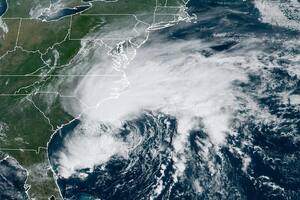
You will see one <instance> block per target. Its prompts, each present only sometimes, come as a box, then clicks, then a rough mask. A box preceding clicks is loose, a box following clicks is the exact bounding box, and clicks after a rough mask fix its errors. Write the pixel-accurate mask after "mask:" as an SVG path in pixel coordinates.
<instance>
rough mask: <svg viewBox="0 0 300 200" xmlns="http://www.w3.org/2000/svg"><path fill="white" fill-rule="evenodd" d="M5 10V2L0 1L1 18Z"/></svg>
mask: <svg viewBox="0 0 300 200" xmlns="http://www.w3.org/2000/svg"><path fill="white" fill-rule="evenodd" d="M6 10H7V1H6V0H0V16H2V15H3V14H4V13H5V11H6Z"/></svg>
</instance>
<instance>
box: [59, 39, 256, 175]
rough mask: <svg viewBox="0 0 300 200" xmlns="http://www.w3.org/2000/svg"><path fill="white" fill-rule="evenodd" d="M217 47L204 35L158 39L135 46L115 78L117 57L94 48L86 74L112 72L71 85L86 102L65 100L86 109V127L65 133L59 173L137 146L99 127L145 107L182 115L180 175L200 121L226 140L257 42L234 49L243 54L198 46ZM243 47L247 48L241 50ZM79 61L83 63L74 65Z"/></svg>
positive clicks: (74, 110)
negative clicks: (189, 141) (134, 52)
mask: <svg viewBox="0 0 300 200" xmlns="http://www.w3.org/2000/svg"><path fill="white" fill-rule="evenodd" d="M212 45H215V44H212V43H211V42H203V41H200V40H192V41H182V40H177V41H167V40H165V39H163V38H160V39H159V38H157V39H156V40H152V41H151V42H149V43H148V44H147V46H145V47H143V48H140V49H138V50H137V55H136V57H135V59H134V60H133V61H132V62H130V63H129V64H128V65H126V66H124V67H123V68H122V67H121V68H118V69H119V71H115V72H118V73H119V74H118V73H117V74H118V76H109V75H110V74H111V72H112V70H111V69H112V68H113V64H112V63H113V62H108V61H107V60H106V61H105V59H103V57H101V56H99V54H97V49H93V52H94V53H92V54H90V56H91V57H89V58H83V59H88V60H90V61H92V62H86V63H85V65H89V66H87V67H88V69H90V70H89V72H88V73H87V74H89V75H93V74H96V75H99V74H105V75H108V76H103V77H99V76H86V77H84V78H83V79H81V80H80V82H79V84H77V85H76V89H74V90H73V91H74V93H75V94H76V95H77V97H78V98H79V99H80V100H81V101H82V102H84V104H85V106H83V105H82V104H74V103H72V102H70V101H69V99H68V98H65V99H64V100H63V105H65V109H66V111H67V112H69V113H71V114H73V115H74V116H77V115H78V114H82V119H81V120H82V122H83V124H85V125H84V127H85V128H84V129H82V128H79V129H78V130H76V131H75V132H76V133H74V134H71V135H70V136H69V137H68V138H66V139H65V141H64V147H63V150H62V151H60V152H59V156H58V163H59V165H60V172H59V173H60V175H62V176H64V177H69V176H71V175H72V174H73V173H74V172H75V171H76V170H78V169H82V168H91V169H92V168H93V167H94V166H97V165H100V164H103V163H105V162H107V161H108V160H109V159H110V158H111V157H112V156H113V155H121V156H123V157H126V156H127V154H128V152H129V151H130V150H129V149H130V148H131V147H132V144H128V143H126V142H124V141H121V140H119V139H118V137H116V136H115V135H114V133H113V131H112V130H111V131H108V132H107V133H106V132H103V131H101V130H99V129H97V128H95V127H97V126H98V125H99V124H109V125H111V126H112V127H115V128H118V127H120V125H121V124H122V123H123V122H124V121H126V120H130V119H132V118H134V117H136V116H138V115H139V114H140V113H141V112H144V111H146V110H151V111H157V112H163V113H165V114H169V115H172V116H174V117H176V119H177V121H178V133H179V134H178V136H177V137H176V138H175V139H174V141H173V146H174V152H175V155H176V156H174V157H173V160H174V162H175V167H176V168H177V169H178V171H177V175H180V174H181V173H182V172H183V171H184V169H185V157H184V149H185V147H186V142H187V138H188V134H189V131H190V130H192V129H193V128H195V127H196V126H198V125H199V123H201V124H202V125H203V127H204V129H205V131H206V132H207V133H208V135H209V138H210V140H211V141H212V142H213V144H214V145H216V146H218V145H223V144H224V141H225V138H226V136H227V135H228V134H229V133H230V132H231V128H230V123H231V119H232V118H234V112H235V111H237V110H238V109H240V104H239V102H238V101H237V99H236V97H237V96H238V95H239V92H238V91H237V90H235V88H234V86H233V82H234V81H237V80H239V81H247V74H248V71H247V70H248V68H249V66H251V67H252V68H255V66H258V64H257V63H256V61H257V60H255V56H256V55H257V52H256V53H255V52H254V51H252V49H254V48H253V46H255V41H253V40H251V41H247V42H246V43H241V44H239V45H237V46H236V47H234V48H237V49H238V51H236V52H238V53H234V52H235V51H232V52H221V53H218V52H214V53H213V55H212V56H210V57H207V56H204V55H203V53H201V52H202V51H203V50H210V48H209V46H212ZM244 47H248V49H247V48H245V49H244V50H241V49H242V48H244ZM101 50H103V48H101V47H99V51H101ZM255 51H257V49H256V50H255ZM124 54H126V53H124ZM106 56H108V55H106ZM123 56H124V55H123ZM108 57H109V56H108ZM111 59H113V58H111ZM120 63H121V64H122V62H120ZM120 63H119V64H120ZM82 66H83V65H82V63H81V64H78V66H74V68H73V70H74V69H76V68H79V67H82ZM113 71H114V70H113ZM112 74H113V75H115V73H112ZM120 74H122V76H119V75H120ZM87 106H88V109H87ZM83 152H84V153H83Z"/></svg>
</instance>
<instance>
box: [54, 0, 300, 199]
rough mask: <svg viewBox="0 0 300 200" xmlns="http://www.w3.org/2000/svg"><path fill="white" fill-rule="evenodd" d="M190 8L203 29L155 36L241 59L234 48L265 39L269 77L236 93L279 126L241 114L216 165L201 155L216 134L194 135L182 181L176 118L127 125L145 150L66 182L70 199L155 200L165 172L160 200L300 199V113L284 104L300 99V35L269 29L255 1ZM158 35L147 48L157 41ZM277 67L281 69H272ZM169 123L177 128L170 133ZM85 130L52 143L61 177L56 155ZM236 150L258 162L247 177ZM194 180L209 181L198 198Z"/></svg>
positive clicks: (187, 27) (125, 132)
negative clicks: (299, 70) (286, 97)
mask: <svg viewBox="0 0 300 200" xmlns="http://www.w3.org/2000/svg"><path fill="white" fill-rule="evenodd" d="M188 7H189V12H190V13H195V14H196V15H197V17H198V19H197V20H196V22H194V23H187V22H182V23H180V24H178V25H176V26H174V27H170V28H166V29H163V30H160V31H158V32H156V33H155V34H161V35H164V36H165V40H166V41H174V42H175V41H178V40H180V41H182V40H186V41H189V40H194V39H200V40H203V41H207V42H211V41H214V44H213V45H211V46H209V47H207V48H206V49H205V50H203V49H202V48H201V47H199V49H195V51H199V52H200V53H201V54H202V55H204V56H207V57H209V56H214V55H219V54H223V53H226V52H230V51H236V52H239V50H242V49H238V48H233V47H236V46H238V44H240V43H241V41H244V40H247V39H251V38H265V39H264V40H263V41H262V43H261V46H260V48H262V49H263V51H264V53H263V54H262V55H260V56H259V57H258V60H259V62H261V63H260V64H261V66H262V69H261V71H260V72H257V71H253V72H250V73H249V74H248V79H249V81H247V82H242V81H240V82H235V83H233V85H234V87H236V89H237V90H239V91H242V92H243V93H245V94H247V95H249V96H251V98H252V100H253V101H254V102H256V103H257V104H258V105H259V107H260V108H261V110H264V109H265V110H268V112H269V113H270V114H271V115H272V117H275V118H276V119H277V120H276V121H275V122H274V121H271V122H269V121H267V120H260V119H258V118H257V116H256V115H255V113H254V114H253V113H251V112H250V111H248V110H243V109H241V110H240V111H239V112H238V113H236V115H237V116H240V117H237V118H236V121H234V122H233V127H234V129H235V131H236V132H237V133H238V134H235V135H231V136H228V138H227V139H226V145H224V146H222V148H221V149H220V150H219V151H218V152H217V151H215V150H214V149H213V148H210V149H209V152H210V154H209V155H210V157H209V159H208V158H204V157H201V156H200V154H199V152H202V151H204V149H205V148H206V146H205V145H206V144H205V141H208V140H209V136H208V134H207V133H206V132H205V130H204V129H201V128H199V129H195V130H193V131H191V132H190V133H189V145H188V147H187V149H186V154H187V155H188V158H189V159H188V161H187V167H186V170H185V171H184V175H183V176H181V178H179V180H177V181H176V180H175V179H174V177H173V175H174V173H175V170H174V168H173V165H174V163H173V161H172V159H170V157H171V156H172V154H173V152H172V151H173V147H172V140H173V138H174V137H175V136H176V135H177V129H176V128H177V121H176V118H174V117H172V116H168V115H163V114H162V115H160V116H158V115H155V114H153V113H152V114H151V112H150V114H147V115H141V116H140V118H138V119H136V120H132V121H128V122H126V123H124V127H122V128H121V129H120V133H119V135H120V137H122V138H124V140H126V138H127V137H129V136H130V134H131V131H132V130H133V129H134V130H138V131H137V132H138V133H140V134H141V137H142V138H143V140H142V142H141V143H140V144H139V146H138V147H137V148H135V149H134V150H133V151H132V152H130V154H129V158H127V159H125V158H123V157H119V156H114V157H113V158H111V159H110V161H108V162H107V163H106V164H105V165H101V166H96V167H95V169H94V170H93V171H92V172H91V171H89V170H88V169H82V170H81V171H79V172H83V173H85V174H87V175H88V176H87V177H86V178H85V179H82V178H80V177H78V176H72V177H69V178H63V177H59V178H58V185H59V187H60V189H61V192H62V194H63V196H64V197H65V198H66V199H96V198H99V199H103V200H123V199H124V200H128V199H130V200H131V199H149V196H150V195H151V194H152V192H153V191H152V187H153V186H154V185H155V184H156V183H157V177H159V176H160V175H161V171H160V168H161V166H162V164H163V165H164V166H165V168H166V169H165V171H164V173H165V174H164V177H163V179H162V181H163V184H164V187H163V190H162V191H161V193H160V194H159V195H158V196H156V197H155V199H162V200H166V199H170V200H176V199H178V200H179V199H180V200H181V199H197V200H198V199H204V200H206V199H213V200H215V199H249V200H261V199H262V200H264V199H273V200H275V199H287V200H288V199H289V200H290V199H291V200H297V199H300V140H299V133H300V109H299V107H298V106H297V105H294V104H291V103H290V102H289V101H287V102H283V101H282V94H283V93H288V94H290V95H299V94H300V80H299V77H297V76H296V75H294V74H293V73H290V72H289V71H288V66H291V65H293V66H294V65H295V66H296V67H297V65H299V62H296V61H293V60H290V59H289V57H288V56H290V55H299V54H300V51H299V47H297V46H293V47H291V46H287V45H286V43H284V41H293V40H297V39H299V36H300V33H299V31H297V30H295V29H288V28H286V27H283V26H273V25H271V24H268V23H264V22H262V21H261V20H260V12H259V10H258V9H257V8H256V7H255V5H254V4H253V1H243V0H227V1H216V0H215V1H213V0H205V1H204V0H192V1H190V3H189V4H188ZM155 34H152V35H151V36H150V38H149V41H148V43H147V44H145V45H148V44H149V43H151V41H153V40H155V36H156V35H155ZM216 35H223V36H222V37H220V36H219V37H216ZM274 55H276V57H275V56H274ZM270 63H271V64H274V65H278V66H279V67H276V68H270V69H268V68H266V67H264V66H265V65H266V64H270ZM262 74H264V76H262ZM166 121H167V122H168V124H169V125H170V126H168V127H167V126H166V124H165V123H166ZM79 125H80V121H74V122H73V123H71V124H69V125H67V126H65V127H63V128H62V130H60V131H59V132H57V133H56V134H55V135H54V137H53V138H52V140H51V142H50V143H49V149H48V151H49V158H50V162H51V165H52V166H53V169H54V170H55V171H56V172H58V171H57V167H58V163H57V162H56V159H57V157H56V154H55V153H56V152H59V151H60V150H61V149H62V146H63V144H62V143H63V139H64V138H65V137H66V136H67V135H71V134H74V129H76V127H78V126H79ZM196 141H197V142H196ZM199 141H200V142H199ZM201 141H202V142H201ZM162 147H163V148H162ZM87 148H88V147H87ZM233 149H239V151H240V152H242V153H243V154H246V155H248V156H249V159H251V162H250V163H249V165H248V167H247V169H245V170H243V164H244V160H243V158H242V156H241V155H240V154H239V153H237V152H236V151H233ZM83 153H84V152H83ZM208 160H209V161H210V162H208ZM211 165H213V166H214V167H215V168H216V169H218V172H217V173H218V174H213V173H211V171H210V167H211ZM79 172H78V173H79ZM58 175H59V174H58ZM216 177H217V178H216ZM194 180H201V187H202V192H199V191H196V189H195V188H197V187H196V186H195V182H194Z"/></svg>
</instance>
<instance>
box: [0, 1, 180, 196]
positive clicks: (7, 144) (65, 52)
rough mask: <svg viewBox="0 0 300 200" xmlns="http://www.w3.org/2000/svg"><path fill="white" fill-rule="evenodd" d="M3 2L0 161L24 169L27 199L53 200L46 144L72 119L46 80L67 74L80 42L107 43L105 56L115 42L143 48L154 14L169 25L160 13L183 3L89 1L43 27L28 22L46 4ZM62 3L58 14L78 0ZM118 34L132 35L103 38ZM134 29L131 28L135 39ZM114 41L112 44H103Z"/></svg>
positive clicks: (53, 80)
mask: <svg viewBox="0 0 300 200" xmlns="http://www.w3.org/2000/svg"><path fill="white" fill-rule="evenodd" d="M7 2H8V5H9V7H8V10H7V12H6V13H5V14H4V15H3V16H2V17H1V18H2V21H3V22H4V23H5V24H6V26H7V29H8V32H5V31H4V30H2V28H0V102H1V103H0V123H1V124H4V125H5V127H7V128H6V129H5V135H4V136H3V135H2V136H1V137H0V158H3V157H4V156H5V155H9V156H12V157H14V158H15V159H16V160H17V161H18V162H19V163H20V165H22V166H23V167H24V168H25V169H27V171H28V172H29V176H28V180H27V184H28V185H30V189H29V191H28V194H29V196H30V198H32V199H37V200H39V199H45V200H46V199H48V198H49V197H51V196H54V197H55V198H56V199H60V198H61V197H60V194H59V191H58V188H57V186H56V184H55V178H54V176H53V174H52V171H51V170H50V166H49V163H48V158H47V150H46V149H47V143H48V141H49V140H50V138H51V135H52V134H53V133H54V132H55V130H57V128H58V127H61V126H62V125H63V124H65V123H67V122H69V121H71V120H72V119H73V117H74V116H71V115H69V114H68V113H66V112H65V110H64V109H63V106H62V105H61V100H62V98H65V97H63V96H61V95H59V92H60V91H59V90H57V91H53V90H52V91H48V88H49V86H51V84H53V83H58V82H60V81H61V80H62V78H61V77H58V76H54V75H57V74H61V73H62V74H63V73H64V72H65V71H66V69H72V62H73V59H74V58H75V57H76V55H77V54H78V52H79V51H80V49H81V48H82V45H81V44H82V43H81V42H82V40H83V39H86V38H92V39H99V40H102V41H104V42H106V40H107V44H108V46H109V45H110V46H111V48H114V45H115V44H117V43H118V42H119V40H131V41H139V40H143V39H145V38H146V35H147V34H146V33H147V28H148V27H149V26H151V25H152V23H153V21H154V13H155V12H156V11H158V12H159V13H163V12H169V11H170V12H173V13H171V15H170V16H164V17H165V18H164V19H166V20H169V19H174V18H173V17H172V16H173V14H174V13H176V8H163V7H164V6H171V7H174V6H175V7H176V6H181V5H183V4H185V2H184V1H183V0H168V1H166V0H159V1H156V0H148V1H145V0H118V1H111V2H105V1H91V2H90V3H91V4H92V7H91V8H89V9H87V10H85V11H84V12H82V13H78V14H76V15H73V16H69V17H64V18H62V19H60V20H57V21H50V22H46V21H41V20H38V19H33V18H31V15H30V12H31V10H32V9H34V8H36V7H37V6H38V5H39V6H40V7H44V8H47V7H49V6H50V1H49V0H40V1H38V0H8V1H7ZM62 2H63V3H64V4H65V6H66V7H74V6H78V5H81V4H82V3H83V2H82V1H81V0H62ZM157 3H158V5H157ZM156 6H160V7H159V8H157V7H156ZM174 9H175V11H174ZM165 10H167V11H165ZM164 19H161V20H164ZM124 27H125V28H126V29H129V30H131V29H132V31H128V33H126V34H123V35H120V36H119V35H113V34H111V33H116V32H117V31H118V30H122V28H124ZM134 28H139V31H140V34H137V31H136V30H134ZM87 36H90V37H87ZM114 38H116V39H115V41H116V42H111V40H113V39H114ZM73 82H74V83H76V80H75V81H73ZM74 87H75V86H74ZM58 88H59V87H58ZM71 89H72V88H71ZM47 92H48V93H47ZM72 100H73V101H78V100H77V99H72ZM76 103H77V104H79V103H80V102H76Z"/></svg>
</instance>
